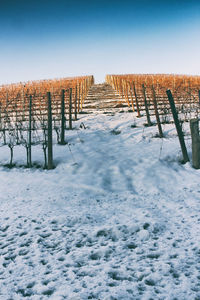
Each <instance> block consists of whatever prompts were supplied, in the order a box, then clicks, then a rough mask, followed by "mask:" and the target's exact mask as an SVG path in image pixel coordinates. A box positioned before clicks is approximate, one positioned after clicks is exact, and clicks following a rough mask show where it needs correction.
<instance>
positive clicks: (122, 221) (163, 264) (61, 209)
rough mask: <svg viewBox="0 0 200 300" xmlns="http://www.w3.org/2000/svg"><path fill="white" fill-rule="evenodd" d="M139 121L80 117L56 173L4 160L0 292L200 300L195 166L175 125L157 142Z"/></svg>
mask: <svg viewBox="0 0 200 300" xmlns="http://www.w3.org/2000/svg"><path fill="white" fill-rule="evenodd" d="M81 123H84V125H85V127H86V129H84V127H83V126H81V127H82V128H80V124H81ZM144 123H145V118H144V117H142V118H140V119H137V118H136V116H135V114H134V113H128V112H124V113H120V112H116V113H111V114H103V113H98V114H95V113H94V114H89V115H80V118H79V120H78V121H77V122H75V123H74V127H75V129H74V130H72V131H66V137H67V141H68V145H65V146H60V145H55V146H54V160H55V163H56V168H55V169H54V170H51V171H47V170H43V169H37V168H34V169H27V168H13V169H7V168H5V167H3V166H1V167H0V182H1V184H0V200H1V201H0V220H1V223H0V264H1V267H0V299H2V300H5V299H6V300H8V299H9V300H11V299H14V300H18V299H22V298H24V297H26V298H28V299H33V300H37V299H55V300H61V299H74V300H78V299H81V300H82V299H83V300H85V299H127V300H128V299H134V300H135V299H142V300H143V299H144V300H146V299H148V300H150V299H170V300H171V299H181V300H184V299H186V300H188V299H191V300H192V299H194V300H197V299H200V213H199V212H200V186H199V175H200V171H199V170H195V169H193V168H192V167H191V163H187V164H185V165H182V164H181V163H180V160H181V152H180V145H179V142H178V138H177V136H176V131H175V127H174V125H173V124H165V125H163V131H164V133H165V138H164V139H160V138H157V137H155V136H156V133H157V127H156V126H152V127H149V128H148V127H144V126H143V124H144ZM135 124H136V126H137V127H134V125H135ZM131 125H132V126H131ZM184 129H185V131H186V136H185V138H186V145H187V148H188V150H189V156H190V157H191V139H190V136H189V124H187V123H185V124H184ZM33 160H34V161H35V162H37V163H43V153H42V148H41V146H40V145H37V146H34V147H33ZM8 161H9V149H7V148H6V147H1V148H0V164H1V165H3V164H5V163H6V162H8ZM14 161H15V162H16V163H18V164H19V165H21V164H25V163H26V153H25V148H23V147H22V146H16V147H15V148H14Z"/></svg>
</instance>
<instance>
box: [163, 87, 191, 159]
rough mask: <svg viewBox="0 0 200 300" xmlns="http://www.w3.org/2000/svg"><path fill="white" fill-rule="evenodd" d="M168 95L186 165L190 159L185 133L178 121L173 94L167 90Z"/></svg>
mask: <svg viewBox="0 0 200 300" xmlns="http://www.w3.org/2000/svg"><path fill="white" fill-rule="evenodd" d="M166 93H167V96H168V99H169V103H170V107H171V110H172V114H173V118H174V123H175V126H176V130H177V133H178V138H179V142H180V145H181V150H182V153H183V161H184V163H186V162H188V161H189V157H188V153H187V148H186V146H185V141H184V136H183V132H182V129H181V126H180V123H179V120H178V114H177V111H176V107H175V104H174V99H173V96H172V93H171V91H170V90H167V91H166Z"/></svg>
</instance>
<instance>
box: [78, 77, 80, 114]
mask: <svg viewBox="0 0 200 300" xmlns="http://www.w3.org/2000/svg"><path fill="white" fill-rule="evenodd" d="M79 112H80V84H79V83H78V113H79Z"/></svg>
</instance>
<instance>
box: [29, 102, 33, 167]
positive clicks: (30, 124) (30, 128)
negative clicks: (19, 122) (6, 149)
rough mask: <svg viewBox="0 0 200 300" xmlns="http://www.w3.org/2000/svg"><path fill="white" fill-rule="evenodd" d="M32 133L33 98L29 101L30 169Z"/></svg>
mask: <svg viewBox="0 0 200 300" xmlns="http://www.w3.org/2000/svg"><path fill="white" fill-rule="evenodd" d="M31 133H32V96H30V100H29V128H28V167H29V168H31V166H32V161H31V138H32V137H31Z"/></svg>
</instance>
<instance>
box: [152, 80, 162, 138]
mask: <svg viewBox="0 0 200 300" xmlns="http://www.w3.org/2000/svg"><path fill="white" fill-rule="evenodd" d="M152 96H153V105H154V111H155V114H156V121H157V125H158V131H159V135H160V137H161V138H162V137H163V132H162V126H161V123H160V117H159V112H158V107H157V101H156V92H155V89H154V86H153V85H152Z"/></svg>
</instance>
